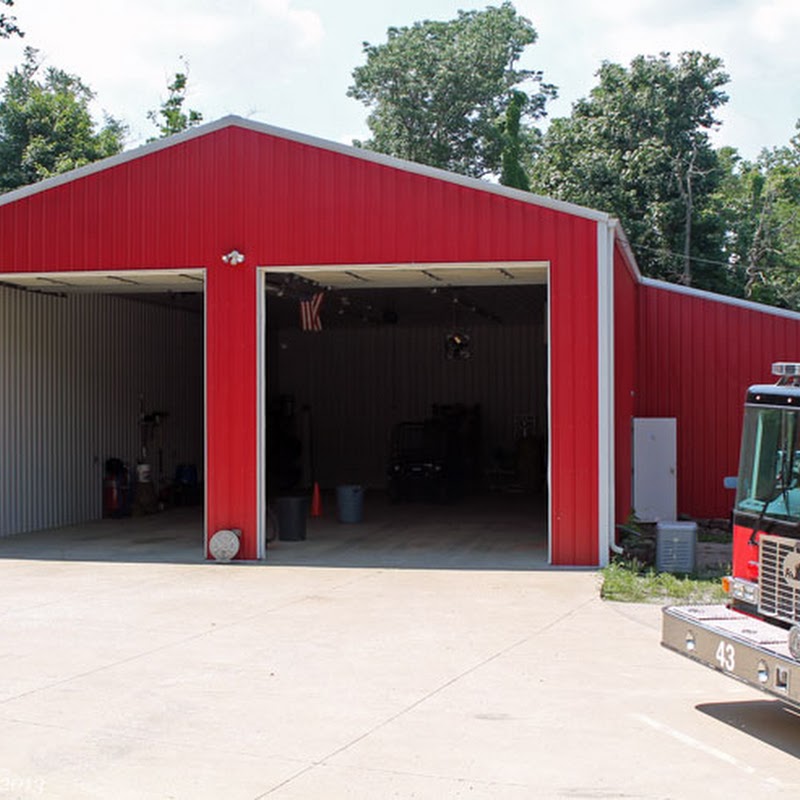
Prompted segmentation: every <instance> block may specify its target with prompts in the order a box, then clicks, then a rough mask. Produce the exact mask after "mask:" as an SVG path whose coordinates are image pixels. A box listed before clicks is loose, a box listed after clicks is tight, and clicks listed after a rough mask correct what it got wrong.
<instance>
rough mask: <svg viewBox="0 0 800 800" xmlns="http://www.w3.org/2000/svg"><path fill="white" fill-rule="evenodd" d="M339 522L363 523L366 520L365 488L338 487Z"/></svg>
mask: <svg viewBox="0 0 800 800" xmlns="http://www.w3.org/2000/svg"><path fill="white" fill-rule="evenodd" d="M336 506H337V508H338V510H339V522H361V521H362V520H363V519H364V487H363V486H356V485H353V484H348V485H345V486H337V487H336Z"/></svg>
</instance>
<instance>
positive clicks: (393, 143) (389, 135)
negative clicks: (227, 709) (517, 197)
mask: <svg viewBox="0 0 800 800" xmlns="http://www.w3.org/2000/svg"><path fill="white" fill-rule="evenodd" d="M536 38H537V35H536V31H535V29H534V28H533V26H532V25H531V23H530V22H529V21H528V20H527V19H525V18H524V17H521V16H519V15H518V14H517V12H516V10H515V9H514V7H513V6H512V4H511V3H510V2H504V3H503V4H502V5H500V6H499V7H492V6H489V7H487V8H486V9H485V10H483V11H459V12H458V17H457V18H456V19H454V20H450V21H448V22H435V21H430V20H426V21H424V22H416V23H414V24H413V25H412V26H411V27H404V28H389V30H388V35H387V41H386V42H385V43H384V44H380V45H371V44H369V43H368V42H365V43H364V53H365V54H366V57H367V61H366V64H364V65H362V66H360V67H356V68H355V69H354V70H353V85H352V86H351V87H350V88H349V90H348V95H349V96H350V97H353V98H355V99H356V100H360V101H361V102H362V103H364V105H366V106H367V107H369V108H370V109H371V112H370V115H369V117H368V119H367V124H368V125H369V128H370V131H371V132H372V138H371V139H369V140H368V141H366V142H363V143H362V142H356V144H357V145H361V146H364V147H367V148H369V149H371V150H377V151H379V152H381V153H388V154H390V155H394V156H399V157H400V158H406V159H409V160H411V161H417V162H419V163H423V164H429V165H431V166H436V167H442V168H443V169H448V170H451V171H454V172H460V173H463V174H465V175H472V176H475V177H480V176H483V175H487V174H495V175H497V174H499V173H500V170H501V160H502V151H503V148H504V145H505V144H506V140H505V136H504V133H503V129H502V125H501V121H502V120H503V118H504V116H505V114H506V112H507V110H508V107H509V105H510V104H512V103H514V104H516V105H517V107H518V112H519V117H520V126H521V127H520V140H521V141H522V140H523V139H524V137H525V135H526V132H527V129H528V126H529V125H530V122H531V121H532V120H535V119H538V118H540V117H542V116H543V115H544V113H545V104H546V102H547V100H548V99H550V98H551V97H555V94H556V90H555V87H553V86H551V85H550V84H547V83H544V82H543V80H542V73H541V72H537V71H534V70H527V69H519V68H518V67H517V62H518V60H519V58H520V56H521V55H522V52H523V51H524V49H525V48H526V47H527V46H528V45H531V44H533V43H534V42H535V41H536ZM524 85H530V86H532V87H533V89H534V91H533V93H532V94H528V93H526V92H523V91H522V90H521V89H519V88H518V87H521V86H524Z"/></svg>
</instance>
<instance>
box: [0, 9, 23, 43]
mask: <svg viewBox="0 0 800 800" xmlns="http://www.w3.org/2000/svg"><path fill="white" fill-rule="evenodd" d="M0 5H3V6H8V7H9V8H10V7H11V6H13V5H14V0H0ZM24 35H25V34H24V33H23V32H22V31H21V30H20V29H19V27H18V26H17V18H16V17H11V16H9V15H8V14H3V13H0V38H2V39H9V38H10V37H12V36H19V37H22V36H24Z"/></svg>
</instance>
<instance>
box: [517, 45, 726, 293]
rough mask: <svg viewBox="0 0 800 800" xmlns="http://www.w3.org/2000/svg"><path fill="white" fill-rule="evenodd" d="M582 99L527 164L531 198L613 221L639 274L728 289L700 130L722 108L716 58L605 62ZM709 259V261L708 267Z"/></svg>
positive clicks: (705, 139) (709, 152)
mask: <svg viewBox="0 0 800 800" xmlns="http://www.w3.org/2000/svg"><path fill="white" fill-rule="evenodd" d="M598 79H599V81H598V84H597V86H596V87H595V88H594V89H592V91H591V93H590V95H589V97H588V98H585V99H582V100H580V101H578V102H577V103H576V104H575V105H574V107H573V111H572V114H571V116H570V117H568V118H563V119H557V120H554V121H553V122H552V123H551V125H550V128H549V129H548V131H547V133H546V135H545V137H544V141H543V146H542V148H541V151H540V153H539V156H538V158H537V159H536V161H535V163H534V168H533V175H532V185H533V187H534V189H535V190H536V191H539V192H541V193H543V194H547V195H550V196H553V197H557V198H561V199H564V200H569V201H572V202H575V203H579V204H582V205H586V206H591V207H593V208H598V209H603V210H606V211H608V212H610V213H612V214H614V215H615V216H616V217H618V218H619V219H620V220H621V222H622V224H623V227H624V228H625V230H626V232H627V233H628V235H629V238H630V240H631V244H632V246H633V248H634V250H635V252H636V256H637V260H638V261H639V264H640V266H641V267H642V270H643V271H644V272H645V274H648V275H651V276H653V277H658V278H664V279H667V280H673V281H680V282H682V283H685V284H691V285H696V286H699V287H701V288H706V289H712V290H717V291H725V290H726V289H728V288H729V286H728V284H729V276H728V271H727V270H726V269H725V267H724V265H723V266H720V265H719V264H718V263H714V264H712V263H708V262H707V261H702V260H697V259H698V257H699V258H703V257H707V256H708V254H709V253H711V254H713V255H714V256H716V258H717V260H718V261H719V260H720V259H721V255H720V254H721V242H722V237H723V234H724V231H723V229H722V227H721V225H720V222H719V219H718V216H717V214H716V213H715V212H716V209H715V207H714V205H713V203H712V198H713V196H714V193H715V191H716V189H717V186H718V183H719V170H718V168H717V167H718V165H717V154H716V151H715V150H714V148H713V147H712V146H711V144H710V141H709V132H710V131H711V130H712V129H714V128H715V127H716V126H717V125H718V121H717V119H716V117H715V116H714V113H715V111H716V110H717V109H718V108H719V107H720V106H722V105H723V104H724V103H725V102H726V101H727V95H726V94H725V93H724V92H723V91H722V87H723V86H724V85H725V83H726V82H727V81H728V76H727V75H726V73H725V72H723V70H722V63H721V61H720V60H719V59H717V58H713V57H711V56H709V55H704V54H701V53H698V52H687V53H681V54H680V55H679V57H678V59H677V61H676V62H675V63H673V61H672V60H671V58H670V56H669V54H667V53H662V54H660V55H659V56H637V57H636V58H635V59H633V61H632V62H631V64H630V66H629V67H627V68H626V67H623V66H620V65H618V64H612V63H609V62H606V63H604V64H603V65H602V67H601V68H600V70H599V72H598ZM711 260H713V259H710V260H709V261H711Z"/></svg>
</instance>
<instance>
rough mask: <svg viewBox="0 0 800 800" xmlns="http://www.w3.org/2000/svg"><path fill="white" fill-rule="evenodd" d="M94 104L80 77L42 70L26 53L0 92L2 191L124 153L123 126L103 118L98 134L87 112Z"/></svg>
mask: <svg viewBox="0 0 800 800" xmlns="http://www.w3.org/2000/svg"><path fill="white" fill-rule="evenodd" d="M93 99H94V93H93V92H92V90H91V89H89V87H88V86H86V84H84V83H83V82H82V81H81V79H80V78H78V77H77V76H75V75H70V74H69V73H67V72H64V71H63V70H60V69H57V68H55V67H47V68H46V69H44V70H42V69H41V63H40V61H39V54H38V51H36V50H34V49H33V48H30V47H28V48H26V49H25V58H24V61H23V64H22V66H20V67H17V68H15V69H14V71H13V72H11V73H10V74H9V75H8V77H7V78H6V82H5V85H4V87H3V88H2V90H0V191H3V192H5V191H8V190H9V189H14V188H16V187H17V186H24V185H26V184H29V183H35V182H36V181H39V180H41V179H43V178H47V177H49V176H51V175H55V174H57V173H61V172H66V171H68V170H71V169H74V168H75V167H80V166H82V165H84V164H88V163H90V162H92V161H97V160H99V159H101V158H105V157H106V156H110V155H114V154H115V153H118V152H119V151H120V150H122V146H123V143H124V138H125V132H126V130H125V127H124V126H123V125H122V123H120V122H118V121H117V120H115V119H113V118H112V117H106V120H105V122H104V124H103V126H102V127H101V128H100V129H99V130H98V129H97V126H96V125H95V123H94V121H93V119H92V116H91V114H90V113H89V103H90V102H91V101H92V100H93Z"/></svg>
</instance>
